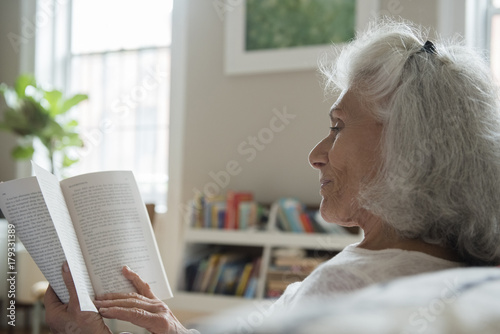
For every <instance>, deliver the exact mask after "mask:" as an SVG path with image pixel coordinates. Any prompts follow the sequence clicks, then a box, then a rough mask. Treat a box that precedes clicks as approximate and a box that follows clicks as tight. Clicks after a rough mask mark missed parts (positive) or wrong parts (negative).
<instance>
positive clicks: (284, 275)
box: [265, 248, 326, 298]
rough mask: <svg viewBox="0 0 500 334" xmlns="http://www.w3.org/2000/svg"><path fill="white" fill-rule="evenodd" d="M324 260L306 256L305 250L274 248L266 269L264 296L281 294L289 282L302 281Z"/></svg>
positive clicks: (269, 296) (273, 296)
mask: <svg viewBox="0 0 500 334" xmlns="http://www.w3.org/2000/svg"><path fill="white" fill-rule="evenodd" d="M325 260H326V258H324V257H314V256H308V255H307V252H306V251H305V250H299V249H295V248H288V249H287V248H279V249H275V250H274V252H273V257H272V261H271V264H270V267H269V269H268V271H267V276H266V293H265V296H266V297H267V298H277V297H279V296H281V294H282V293H283V292H284V291H285V289H286V287H287V286H288V285H289V284H291V283H294V282H299V281H302V280H303V279H305V278H306V277H307V276H308V275H309V274H310V273H311V272H312V271H313V270H314V269H316V268H317V267H318V266H319V265H320V264H321V263H323V262H324V261H325Z"/></svg>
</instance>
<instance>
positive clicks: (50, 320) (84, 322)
mask: <svg viewBox="0 0 500 334" xmlns="http://www.w3.org/2000/svg"><path fill="white" fill-rule="evenodd" d="M122 273H123V275H124V276H125V277H126V278H127V279H129V280H130V281H131V282H132V284H133V285H134V287H135V288H136V290H137V293H135V292H133V293H109V294H105V295H102V296H98V297H97V300H96V301H95V302H94V303H95V305H96V307H97V308H98V310H99V313H94V312H82V311H81V310H80V304H79V302H78V296H77V294H76V289H75V285H74V282H73V278H72V277H71V273H70V272H69V268H68V266H67V264H66V263H65V264H64V265H63V278H64V282H65V283H66V286H67V288H68V291H69V295H70V300H69V303H68V304H63V303H62V302H61V301H60V300H59V298H58V297H57V295H56V294H55V292H54V290H53V289H52V288H51V287H50V286H49V288H48V290H47V292H46V293H45V299H44V303H45V308H46V322H47V324H48V326H49V327H50V329H51V331H52V333H57V334H59V333H65V334H66V333H78V334H112V332H111V331H110V330H109V328H108V327H107V326H106V324H105V323H104V321H103V317H104V318H109V319H118V320H124V321H128V322H131V323H133V324H135V325H137V326H140V327H142V328H145V329H146V330H148V331H149V332H151V333H152V334H173V333H178V334H187V333H198V332H197V331H196V330H188V329H186V328H185V327H184V326H183V325H182V324H181V323H180V322H179V320H177V318H176V317H175V316H174V314H173V313H172V311H170V309H169V308H168V306H167V305H166V304H165V303H163V302H162V301H161V300H159V299H158V298H157V297H156V296H155V295H154V294H153V292H152V290H151V288H150V286H149V284H147V283H146V282H144V281H143V280H142V279H141V278H140V277H139V275H137V274H136V273H135V272H133V271H132V270H130V269H129V268H128V267H124V268H123V270H122Z"/></svg>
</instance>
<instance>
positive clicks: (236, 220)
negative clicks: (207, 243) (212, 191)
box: [189, 191, 267, 230]
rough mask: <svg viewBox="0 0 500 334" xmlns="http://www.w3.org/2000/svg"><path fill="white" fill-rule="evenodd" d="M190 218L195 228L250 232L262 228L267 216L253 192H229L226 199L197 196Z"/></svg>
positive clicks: (193, 201)
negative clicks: (263, 220) (249, 230)
mask: <svg viewBox="0 0 500 334" xmlns="http://www.w3.org/2000/svg"><path fill="white" fill-rule="evenodd" d="M189 216H190V225H191V226H193V227H194V228H210V229H227V230H234V229H238V230H248V229H258V228H260V222H261V220H262V218H263V217H266V216H267V215H266V210H265V209H264V208H263V207H262V206H261V205H260V204H258V203H257V202H255V201H254V200H253V194H252V193H251V192H235V191H228V193H227V196H226V197H223V196H218V197H206V196H204V195H203V194H201V193H198V194H196V195H195V197H194V198H193V200H192V201H191V205H190V213H189Z"/></svg>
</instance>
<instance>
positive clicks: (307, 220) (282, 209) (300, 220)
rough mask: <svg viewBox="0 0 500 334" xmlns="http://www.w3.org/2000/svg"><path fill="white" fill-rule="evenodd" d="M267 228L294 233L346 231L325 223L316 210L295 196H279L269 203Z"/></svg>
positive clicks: (339, 232) (340, 232) (342, 232)
mask: <svg viewBox="0 0 500 334" xmlns="http://www.w3.org/2000/svg"><path fill="white" fill-rule="evenodd" d="M268 230H281V231H285V232H294V233H338V234H345V233H348V232H347V230H345V229H344V228H343V227H341V226H339V225H336V224H332V223H327V222H325V221H324V220H323V218H322V217H321V214H320V213H319V211H318V210H311V209H308V208H307V207H306V205H304V204H303V203H301V202H300V201H299V200H297V199H295V198H288V197H284V198H280V199H279V200H277V201H275V202H274V203H273V204H272V205H271V209H270V212H269V223H268Z"/></svg>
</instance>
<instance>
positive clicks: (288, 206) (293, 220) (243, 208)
mask: <svg viewBox="0 0 500 334" xmlns="http://www.w3.org/2000/svg"><path fill="white" fill-rule="evenodd" d="M269 207H270V208H269ZM190 210H191V211H190V215H189V219H190V225H191V226H193V227H194V228H210V229H226V230H249V229H250V230H270V231H272V230H280V231H285V232H294V233H338V234H342V233H344V234H345V233H348V232H347V231H346V230H345V229H344V228H343V227H341V226H338V225H336V224H332V223H327V222H325V221H324V220H323V219H322V218H321V215H320V213H319V211H318V210H311V209H308V208H307V207H306V206H305V205H304V204H303V203H301V202H300V201H299V200H297V199H295V198H289V197H284V198H280V199H278V200H277V201H275V202H274V203H273V204H271V205H270V206H269V205H267V206H266V205H263V204H260V203H257V202H256V201H255V200H254V196H253V194H252V193H251V192H236V191H228V192H227V195H226V196H218V197H206V196H203V194H197V195H196V196H195V198H194V199H193V201H192V202H191V206H190Z"/></svg>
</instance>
